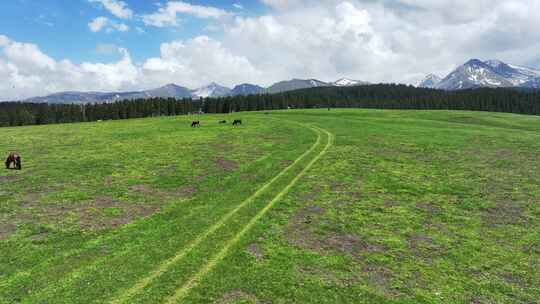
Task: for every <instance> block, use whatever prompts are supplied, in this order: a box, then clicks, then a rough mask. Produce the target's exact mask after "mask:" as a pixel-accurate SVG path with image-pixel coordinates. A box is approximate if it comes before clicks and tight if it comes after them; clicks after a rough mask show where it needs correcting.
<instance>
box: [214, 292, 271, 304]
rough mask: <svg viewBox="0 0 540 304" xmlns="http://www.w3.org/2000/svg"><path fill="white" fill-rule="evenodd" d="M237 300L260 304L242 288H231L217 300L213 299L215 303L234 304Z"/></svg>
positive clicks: (260, 303)
mask: <svg viewBox="0 0 540 304" xmlns="http://www.w3.org/2000/svg"><path fill="white" fill-rule="evenodd" d="M239 302H248V303H252V304H262V303H263V302H261V301H259V299H257V297H256V296H254V295H251V294H249V293H247V292H244V291H242V290H233V291H230V292H228V293H226V294H224V295H223V296H222V297H221V298H220V299H219V300H217V301H215V302H214V303H216V304H234V303H239Z"/></svg>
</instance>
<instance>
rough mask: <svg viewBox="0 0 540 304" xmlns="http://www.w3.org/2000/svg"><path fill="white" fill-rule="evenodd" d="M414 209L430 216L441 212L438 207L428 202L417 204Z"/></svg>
mask: <svg viewBox="0 0 540 304" xmlns="http://www.w3.org/2000/svg"><path fill="white" fill-rule="evenodd" d="M416 208H418V209H420V210H422V211H424V212H426V213H427V214H428V215H430V216H433V215H436V214H439V213H440V212H441V208H440V207H439V206H437V205H435V204H432V203H428V202H420V203H417V204H416Z"/></svg>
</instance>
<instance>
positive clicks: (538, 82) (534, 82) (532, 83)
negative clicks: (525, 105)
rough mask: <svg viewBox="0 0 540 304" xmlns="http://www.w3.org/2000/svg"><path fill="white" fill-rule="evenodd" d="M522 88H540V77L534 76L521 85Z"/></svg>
mask: <svg viewBox="0 0 540 304" xmlns="http://www.w3.org/2000/svg"><path fill="white" fill-rule="evenodd" d="M520 87H521V88H529V89H540V77H536V78H532V79H531V80H529V81H527V82H524V83H522V84H521V85H520Z"/></svg>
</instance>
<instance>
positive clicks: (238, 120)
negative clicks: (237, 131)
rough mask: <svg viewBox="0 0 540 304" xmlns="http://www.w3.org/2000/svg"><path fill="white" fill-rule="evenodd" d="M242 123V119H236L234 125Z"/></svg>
mask: <svg viewBox="0 0 540 304" xmlns="http://www.w3.org/2000/svg"><path fill="white" fill-rule="evenodd" d="M241 124H242V120H241V119H235V120H234V121H233V123H232V125H233V126H236V125H241Z"/></svg>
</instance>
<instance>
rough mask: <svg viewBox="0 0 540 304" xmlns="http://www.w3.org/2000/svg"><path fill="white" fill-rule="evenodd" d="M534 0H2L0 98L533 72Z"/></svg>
mask: <svg viewBox="0 0 540 304" xmlns="http://www.w3.org/2000/svg"><path fill="white" fill-rule="evenodd" d="M538 28H540V0H533V1H531V0H475V1H471V0H438V1H433V0H249V1H248V0H233V1H226V0H139V1H135V0H5V1H2V3H1V4H0V100H6V99H22V98H26V97H31V96H36V95H46V94H50V93H53V92H58V91H66V90H78V91H90V90H91V91H119V90H142V89H149V88H155V87H158V86H162V85H164V84H167V83H176V84H178V85H182V86H186V87H189V88H197V87H200V86H203V85H206V84H209V83H211V82H217V83H219V84H222V85H226V86H230V87H232V86H234V85H236V84H241V83H246V82H248V83H254V84H258V85H263V86H268V85H271V84H272V83H274V82H277V81H281V80H287V79H292V78H304V79H305V78H316V79H320V80H322V81H335V80H337V79H340V78H349V79H355V80H363V81H369V82H374V83H378V82H394V83H409V84H415V83H418V81H420V80H421V79H422V78H424V77H425V75H427V74H430V73H436V74H438V75H439V76H445V75H446V74H447V73H448V72H450V71H451V70H453V69H454V68H456V66H458V65H461V64H463V63H464V62H465V61H467V60H469V59H471V58H478V59H485V60H487V59H499V60H502V61H505V62H509V63H513V64H517V65H524V66H529V67H533V68H540V52H539V50H540V31H538V30H537V29H538Z"/></svg>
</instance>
